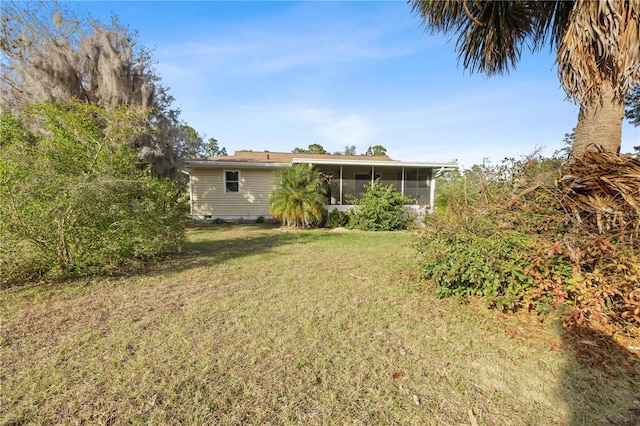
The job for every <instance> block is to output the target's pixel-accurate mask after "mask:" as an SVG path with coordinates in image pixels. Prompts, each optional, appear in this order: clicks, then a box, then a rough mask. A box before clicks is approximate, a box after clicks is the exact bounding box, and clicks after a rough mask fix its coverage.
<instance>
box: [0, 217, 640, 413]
mask: <svg viewBox="0 0 640 426" xmlns="http://www.w3.org/2000/svg"><path fill="white" fill-rule="evenodd" d="M411 240H412V235H411V234H410V233H404V232H399V233H368V232H345V233H341V232H331V231H296V232H282V231H281V230H279V229H278V228H274V227H273V226H267V225H261V226H258V225H252V226H249V225H243V226H227V225H223V226H211V227H200V228H198V229H192V230H191V231H190V243H189V245H188V247H187V249H186V250H185V252H184V253H183V254H181V255H180V256H177V257H175V258H172V259H168V260H167V261H165V262H162V263H159V264H157V265H155V266H153V267H150V268H149V269H148V270H147V271H146V272H145V273H141V274H138V275H134V276H129V277H119V278H115V279H94V280H85V281H77V282H70V283H65V284H58V285H52V286H46V285H40V286H32V287H22V288H15V289H8V290H3V291H2V341H1V343H2V344H1V350H2V353H1V356H2V357H1V360H0V363H1V364H0V365H1V367H2V372H1V380H2V395H1V398H2V400H1V407H0V423H3V424H9V423H14V424H20V423H33V424H51V423H58V424H59V423H63V424H66V423H82V422H87V423H104V424H121V423H153V424H185V423H191V424H222V425H225V424H228V425H231V424H234V425H235V424H416V425H417V424H452V425H453V424H470V414H469V410H472V413H473V414H472V415H473V416H474V418H475V419H477V420H478V422H479V423H480V424H483V423H484V424H501V425H509V424H512V425H525V424H561V425H562V424H566V425H569V424H584V423H586V424H589V423H593V424H598V423H601V422H602V421H604V422H605V423H606V422H610V423H613V424H625V423H624V422H625V421H626V422H627V423H626V424H633V423H634V420H635V417H634V416H635V414H637V413H638V412H636V411H634V410H635V406H634V403H635V402H634V401H637V399H634V398H637V395H640V392H637V393H635V395H634V392H635V391H638V388H637V382H634V381H633V380H631V378H632V375H631V374H630V372H631V371H633V368H635V365H634V364H629V365H628V366H627V367H624V366H623V367H621V369H617V370H615V372H614V373H615V374H614V375H613V376H612V375H607V374H604V373H602V371H603V370H602V368H601V367H600V366H594V365H585V364H581V363H579V362H577V361H576V357H577V354H576V352H575V346H571V345H569V346H567V345H568V344H567V343H566V339H563V337H562V334H561V333H559V332H556V330H555V329H554V328H553V327H549V326H546V325H543V324H540V323H538V322H537V321H535V320H534V319H532V318H531V317H528V316H505V315H501V314H497V313H496V312H493V311H489V310H487V309H485V308H484V307H483V306H481V305H477V304H473V303H471V304H467V305H462V304H459V303H458V302H457V301H456V300H453V299H448V300H437V299H434V298H432V297H431V296H430V295H429V294H425V293H418V292H416V290H415V288H417V287H418V286H417V283H416V281H415V280H416V275H415V273H414V271H415V270H416V269H415V265H414V262H415V258H414V256H415V254H414V252H413V250H412V249H411V247H410V242H411ZM625 359H626V358H625ZM625 362H626V361H625ZM621 365H622V364H621ZM612 374H613V373H612ZM614 378H615V380H614ZM634 386H635V387H634ZM596 388H597V389H600V390H601V391H600V393H599V394H600V397H599V396H598V395H599V394H598V392H595V391H593V390H592V389H596ZM607 392H608V394H609V395H612V394H615V395H616V398H610V397H605V396H603V395H604V394H606V393H607Z"/></svg>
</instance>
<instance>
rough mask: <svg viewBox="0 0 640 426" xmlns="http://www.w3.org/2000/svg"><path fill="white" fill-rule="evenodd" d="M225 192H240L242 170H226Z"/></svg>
mask: <svg viewBox="0 0 640 426" xmlns="http://www.w3.org/2000/svg"><path fill="white" fill-rule="evenodd" d="M224 192H225V193H226V194H238V193H240V171H239V170H225V171H224Z"/></svg>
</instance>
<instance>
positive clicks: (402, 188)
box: [400, 167, 404, 197]
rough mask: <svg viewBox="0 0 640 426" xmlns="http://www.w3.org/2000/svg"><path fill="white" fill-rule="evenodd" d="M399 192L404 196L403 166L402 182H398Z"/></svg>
mask: <svg viewBox="0 0 640 426" xmlns="http://www.w3.org/2000/svg"><path fill="white" fill-rule="evenodd" d="M400 192H401V193H402V196H403V197H404V167H403V168H402V182H401V183H400Z"/></svg>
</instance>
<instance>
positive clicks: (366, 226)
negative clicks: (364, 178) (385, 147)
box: [349, 180, 409, 231]
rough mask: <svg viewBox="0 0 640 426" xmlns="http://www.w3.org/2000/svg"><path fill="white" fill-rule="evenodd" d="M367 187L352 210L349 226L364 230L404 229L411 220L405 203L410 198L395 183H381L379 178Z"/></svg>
mask: <svg viewBox="0 0 640 426" xmlns="http://www.w3.org/2000/svg"><path fill="white" fill-rule="evenodd" d="M366 189H367V191H366V192H365V194H364V196H363V197H362V199H361V200H360V201H359V202H358V205H357V207H356V208H354V209H352V211H351V212H350V220H349V227H351V228H355V229H360V230H363V231H394V230H398V229H404V228H405V227H406V225H407V222H408V220H409V218H408V217H407V215H406V212H405V209H404V205H405V204H406V203H408V202H409V200H408V199H407V198H406V197H404V196H403V195H402V194H400V193H399V192H398V191H396V190H395V188H394V187H393V185H388V186H386V185H381V184H380V181H379V180H376V181H375V182H374V183H373V184H371V185H367V186H366Z"/></svg>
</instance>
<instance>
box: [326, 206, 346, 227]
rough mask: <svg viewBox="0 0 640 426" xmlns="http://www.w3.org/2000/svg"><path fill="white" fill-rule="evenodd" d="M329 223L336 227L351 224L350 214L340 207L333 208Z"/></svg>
mask: <svg viewBox="0 0 640 426" xmlns="http://www.w3.org/2000/svg"><path fill="white" fill-rule="evenodd" d="M329 224H330V225H331V226H332V227H334V228H340V227H346V226H348V225H349V214H348V213H347V212H343V211H342V210H338V209H334V210H331V213H329Z"/></svg>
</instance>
